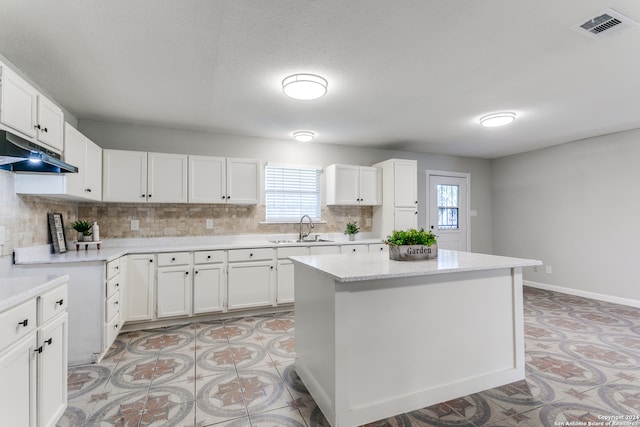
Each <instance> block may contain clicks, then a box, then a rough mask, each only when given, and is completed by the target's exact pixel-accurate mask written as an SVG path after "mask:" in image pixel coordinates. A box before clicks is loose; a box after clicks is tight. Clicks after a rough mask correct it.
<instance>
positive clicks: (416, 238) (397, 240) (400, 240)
mask: <svg viewBox="0 0 640 427" xmlns="http://www.w3.org/2000/svg"><path fill="white" fill-rule="evenodd" d="M437 242H438V241H437V240H436V235H435V234H433V233H432V232H431V231H424V228H421V229H420V231H418V230H416V229H414V228H410V229H408V230H405V231H403V230H393V233H391V235H390V236H387V240H385V241H384V243H386V244H390V245H398V246H405V245H424V246H431V245H433V244H435V243H437Z"/></svg>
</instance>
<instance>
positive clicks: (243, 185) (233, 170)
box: [227, 159, 260, 205]
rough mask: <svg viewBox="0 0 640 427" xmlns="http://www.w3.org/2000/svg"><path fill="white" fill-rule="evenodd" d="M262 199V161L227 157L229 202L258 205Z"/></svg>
mask: <svg viewBox="0 0 640 427" xmlns="http://www.w3.org/2000/svg"><path fill="white" fill-rule="evenodd" d="M259 201H260V161H259V160H252V159H227V203H232V204H235V205H257V204H258V202H259Z"/></svg>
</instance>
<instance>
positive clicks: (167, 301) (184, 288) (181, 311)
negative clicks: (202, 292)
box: [156, 267, 192, 318]
mask: <svg viewBox="0 0 640 427" xmlns="http://www.w3.org/2000/svg"><path fill="white" fill-rule="evenodd" d="M157 280H158V284H157V289H158V291H157V294H156V300H157V310H158V311H157V314H158V318H161V317H173V316H188V315H189V314H191V287H192V284H191V276H190V275H189V270H188V269H185V268H184V267H169V268H159V269H158V278H157Z"/></svg>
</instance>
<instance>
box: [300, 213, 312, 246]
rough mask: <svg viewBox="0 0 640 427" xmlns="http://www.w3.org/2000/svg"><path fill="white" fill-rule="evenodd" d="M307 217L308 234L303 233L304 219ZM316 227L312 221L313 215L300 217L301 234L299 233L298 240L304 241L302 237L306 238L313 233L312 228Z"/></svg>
mask: <svg viewBox="0 0 640 427" xmlns="http://www.w3.org/2000/svg"><path fill="white" fill-rule="evenodd" d="M305 217H306V218H307V219H308V220H309V232H308V233H306V234H302V221H304V219H305ZM313 227H314V225H313V221H311V217H310V216H309V215H302V218H300V234H299V235H298V241H300V242H301V241H302V239H304V238H305V237H307V236H308V235H309V234H311V229H312V228H313Z"/></svg>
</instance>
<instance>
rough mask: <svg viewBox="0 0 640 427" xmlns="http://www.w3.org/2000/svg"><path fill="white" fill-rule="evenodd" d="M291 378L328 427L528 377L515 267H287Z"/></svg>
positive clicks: (317, 260)
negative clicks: (291, 301)
mask: <svg viewBox="0 0 640 427" xmlns="http://www.w3.org/2000/svg"><path fill="white" fill-rule="evenodd" d="M291 259H292V260H293V261H294V265H295V301H296V308H295V322H296V326H295V343H296V354H297V359H296V372H297V373H298V375H299V376H300V378H301V379H302V381H303V383H304V384H305V386H306V387H307V388H308V390H309V391H310V393H311V395H312V396H313V398H314V399H315V401H316V403H317V404H318V406H319V407H320V409H321V410H322V412H323V414H324V415H325V417H326V418H327V420H328V421H329V422H330V423H331V425H332V426H334V427H345V426H356V425H361V424H365V423H368V422H372V421H376V420H380V419H384V418H387V417H390V416H393V415H396V414H400V413H405V412H409V411H412V410H415V409H419V408H423V407H425V406H429V405H431V404H435V403H438V402H444V401H447V400H449V399H453V398H456V397H460V396H465V395H468V394H472V393H475V392H479V391H481V390H485V389H488V388H492V387H496V386H499V385H502V384H507V383H510V382H514V381H518V380H521V379H523V378H524V375H525V370H524V369H525V368H524V336H523V335H524V331H523V313H522V267H525V266H534V265H540V264H541V263H540V262H539V261H535V260H527V259H519V258H509V257H500V256H492V255H484V254H474V253H469V252H457V251H449V250H440V251H439V253H438V258H437V259H434V260H426V261H392V260H389V258H388V254H386V253H363V254H342V255H320V256H297V257H291Z"/></svg>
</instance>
